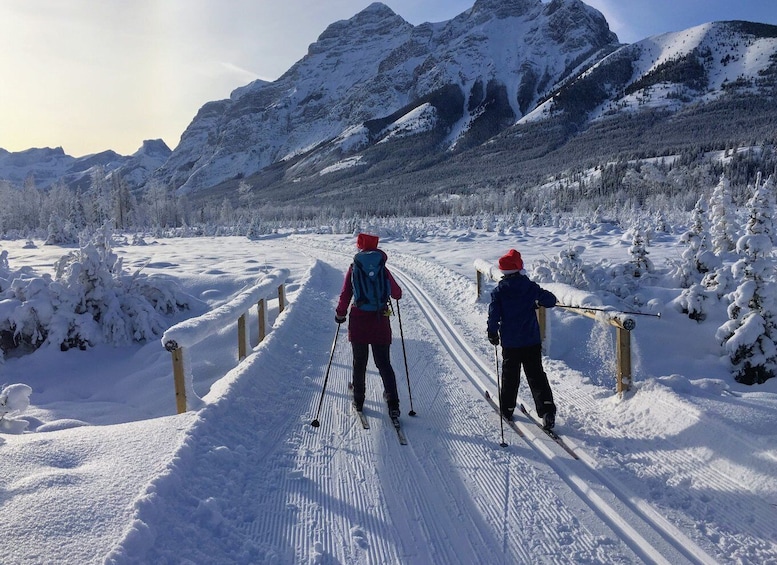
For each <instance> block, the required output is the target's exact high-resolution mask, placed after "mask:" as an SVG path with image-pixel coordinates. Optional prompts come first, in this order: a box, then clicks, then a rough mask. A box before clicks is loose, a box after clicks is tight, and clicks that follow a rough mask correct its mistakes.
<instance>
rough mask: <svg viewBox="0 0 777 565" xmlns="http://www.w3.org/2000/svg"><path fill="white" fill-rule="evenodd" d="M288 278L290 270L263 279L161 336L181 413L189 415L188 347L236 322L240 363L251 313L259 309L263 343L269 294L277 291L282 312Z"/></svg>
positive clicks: (246, 348) (244, 351) (177, 406)
mask: <svg viewBox="0 0 777 565" xmlns="http://www.w3.org/2000/svg"><path fill="white" fill-rule="evenodd" d="M288 277H289V271H288V270H287V269H277V270H275V271H273V272H272V273H270V274H269V275H268V276H266V277H265V278H264V279H262V280H261V281H260V282H259V284H257V285H256V286H254V287H253V288H250V289H248V290H245V291H243V292H241V293H240V294H239V295H238V296H236V297H235V298H233V299H232V300H230V301H229V302H228V303H227V304H224V305H222V306H219V307H218V308H216V309H214V310H212V311H210V312H207V313H205V314H203V315H202V316H198V317H195V318H190V319H188V320H185V321H183V322H181V323H180V324H176V325H175V326H173V327H171V328H170V329H168V330H167V331H166V332H165V333H164V335H163V336H162V345H163V346H164V348H165V349H166V350H167V351H169V352H170V354H171V356H172V361H173V382H174V385H175V402H176V408H177V410H178V413H179V414H181V413H182V412H186V406H187V405H186V378H185V375H184V354H183V351H184V349H185V347H192V346H194V345H196V344H198V343H199V342H201V341H202V340H203V339H205V338H206V337H208V336H209V335H212V334H213V333H215V332H217V331H219V330H220V329H221V328H223V327H225V326H227V325H229V324H231V323H233V322H234V321H235V319H237V360H238V363H239V362H240V361H242V360H243V359H245V358H246V357H247V356H248V332H247V328H246V326H247V319H248V316H247V315H248V312H249V310H250V309H251V308H253V307H254V306H256V309H257V319H258V326H259V327H258V332H259V333H258V337H259V342H260V343H261V342H262V341H263V340H264V338H265V337H266V335H267V321H266V319H267V314H266V311H267V308H266V299H267V297H268V295H269V294H270V293H271V292H272V291H273V290H274V289H276V288H277V295H278V313H280V312H283V310H284V308H285V303H286V297H285V290H284V283H285V281H286V279H288Z"/></svg>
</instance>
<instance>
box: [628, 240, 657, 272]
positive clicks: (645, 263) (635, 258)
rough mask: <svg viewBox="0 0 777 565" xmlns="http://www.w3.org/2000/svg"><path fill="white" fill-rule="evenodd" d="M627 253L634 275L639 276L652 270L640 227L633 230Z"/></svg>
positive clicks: (651, 263)
mask: <svg viewBox="0 0 777 565" xmlns="http://www.w3.org/2000/svg"><path fill="white" fill-rule="evenodd" d="M629 254H630V255H631V263H632V265H634V276H635V277H637V278H639V277H641V276H643V275H646V274H648V273H652V272H653V270H654V268H653V262H652V261H651V260H650V259H649V258H648V255H649V252H648V250H647V244H646V238H645V236H644V233H643V230H642V229H641V228H638V229H636V230H634V235H633V238H632V240H631V247H630V248H629Z"/></svg>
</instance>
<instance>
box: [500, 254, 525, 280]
mask: <svg viewBox="0 0 777 565" xmlns="http://www.w3.org/2000/svg"><path fill="white" fill-rule="evenodd" d="M499 270H500V271H502V272H503V273H504V274H505V275H511V274H513V273H517V272H518V271H522V270H523V259H521V254H520V253H518V252H517V251H516V250H515V249H511V250H510V251H508V252H507V254H506V255H502V256H501V257H500V258H499Z"/></svg>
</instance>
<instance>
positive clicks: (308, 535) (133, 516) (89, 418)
mask: <svg viewBox="0 0 777 565" xmlns="http://www.w3.org/2000/svg"><path fill="white" fill-rule="evenodd" d="M435 233H436V235H434V236H424V235H423V234H419V235H417V236H416V237H414V238H413V240H412V241H409V240H404V239H397V238H392V237H384V238H383V241H382V248H383V249H385V250H386V251H387V252H388V254H389V268H390V269H392V271H393V272H394V273H395V275H396V276H397V278H398V280H399V282H400V284H401V285H402V286H403V287H404V289H405V297H404V298H403V299H402V300H401V301H400V302H399V308H400V310H399V311H398V312H397V314H399V316H395V317H394V318H393V319H392V325H393V328H394V336H395V341H394V345H393V347H392V359H393V365H394V368H395V370H396V372H397V377H398V382H399V385H400V386H399V389H400V395H401V400H402V411H403V415H402V418H401V420H402V422H403V425H404V430H405V433H406V435H407V438H408V445H407V446H401V445H399V442H398V441H397V437H396V434H395V432H394V430H393V428H392V427H391V426H390V424H389V422H388V420H387V418H386V414H385V413H386V410H385V406H384V405H383V402H382V401H381V400H379V399H380V397H381V395H380V393H381V391H380V390H379V388H380V386H379V378H378V377H377V372H376V371H375V369H374V367H373V366H372V365H371V364H370V366H369V372H368V398H367V403H366V406H365V407H366V410H365V412H366V415H367V417H368V419H369V421H370V423H371V428H370V429H369V430H364V429H362V427H361V426H360V425H358V421H357V420H356V418H355V417H354V416H353V413H352V412H351V410H350V409H349V400H348V394H347V388H346V385H347V382H348V379H349V374H350V360H351V355H350V348H349V346H348V343H347V338H346V336H345V330H344V329H342V330H340V332H339V333H337V326H336V324H335V323H334V304H335V299H336V296H337V294H338V292H339V289H340V286H341V284H342V277H343V273H344V272H345V270H346V268H347V266H348V263H349V260H350V255H351V254H352V253H353V251H354V246H353V241H354V238H353V237H352V236H342V235H294V236H268V237H267V238H266V239H263V240H258V241H249V240H248V239H245V238H192V239H159V240H156V241H150V244H149V245H147V246H123V247H117V248H116V249H115V250H114V251H115V252H116V253H117V254H118V255H119V256H121V257H123V258H124V262H125V265H126V266H127V267H128V268H129V269H132V268H133V267H137V266H141V265H145V267H144V272H146V273H152V274H159V275H164V276H167V277H171V278H174V279H175V280H177V281H178V283H179V284H180V286H181V287H182V288H183V289H184V290H185V291H186V292H188V293H190V294H191V295H194V296H195V297H197V298H199V299H201V300H203V301H205V302H206V303H207V304H208V305H209V307H210V308H211V310H213V309H216V308H217V307H219V306H223V305H225V304H227V303H228V302H229V300H230V299H232V298H234V297H236V296H238V295H240V293H241V292H242V291H244V290H245V289H246V288H250V287H253V286H254V285H256V284H257V283H258V282H259V281H261V280H262V278H263V277H264V276H266V275H268V274H269V273H271V272H273V271H275V270H277V269H288V270H289V272H290V276H289V279H288V281H287V285H286V297H287V299H288V301H289V304H288V306H287V308H285V309H284V310H283V312H279V309H278V302H277V297H276V298H275V299H273V297H272V296H268V299H270V301H269V303H268V305H269V307H268V312H267V315H268V321H269V325H270V326H271V331H270V332H269V333H268V336H267V337H266V338H265V340H264V341H262V342H261V343H257V329H256V327H257V323H256V318H255V315H256V314H255V312H254V313H253V314H252V316H253V317H249V333H250V341H251V346H252V349H251V350H250V352H249V355H248V357H247V358H246V359H244V360H243V361H242V362H240V363H238V362H237V330H236V324H235V323H234V322H233V323H232V324H230V326H228V327H225V328H224V329H223V330H222V331H216V330H213V331H211V332H210V334H212V335H209V336H208V337H207V338H205V339H204V340H202V341H201V342H200V343H198V344H197V345H196V346H194V347H189V348H185V349H184V355H185V360H186V377H187V379H188V385H187V386H188V388H189V390H190V391H191V393H193V394H196V395H197V396H196V397H195V398H190V399H189V400H190V405H192V406H197V409H196V410H191V411H189V412H186V413H184V414H181V415H176V414H175V412H176V410H175V406H176V404H175V393H174V385H173V376H172V364H171V358H170V353H168V352H167V351H165V349H164V348H163V346H162V344H161V341H154V342H151V343H147V344H143V345H133V346H128V347H111V346H107V345H100V346H97V347H94V348H91V349H88V350H86V351H79V350H70V351H67V352H64V353H63V352H60V351H59V349H53V348H44V349H41V350H38V351H37V352H35V353H34V354H31V355H28V356H25V357H20V358H18V357H13V356H10V357H9V358H7V359H6V361H5V363H3V364H0V373H2V379H0V381H2V382H3V383H5V384H7V385H12V384H23V385H27V386H29V387H30V388H31V389H32V393H31V395H30V397H29V400H30V406H29V407H28V408H26V409H25V410H23V411H21V412H20V413H16V414H13V413H11V414H8V415H7V416H6V419H7V420H8V421H7V422H5V423H6V424H7V425H8V424H10V423H11V422H16V423H17V425H18V422H20V421H22V422H26V423H27V432H26V433H21V434H13V433H3V434H2V435H0V450H2V455H3V456H2V457H0V469H2V470H1V471H0V489H1V490H0V497H1V500H2V505H3V509H4V513H3V518H2V520H0V556H2V557H0V561H2V562H3V563H13V564H28V563H29V564H32V563H36V564H37V563H72V564H84V563H116V564H119V563H154V564H166V563H169V564H173V563H176V564H188V565H191V564H195V563H196V564H222V563H223V564H227V563H243V564H249V563H278V564H280V563H317V564H334V563H403V564H407V563H413V564H415V563H418V564H429V563H445V564H449V563H466V564H471V563H489V564H490V563H538V562H539V563H570V562H574V563H641V562H653V563H743V564H762V563H777V526H775V524H777V379H771V380H770V381H767V383H765V384H763V385H758V386H753V387H748V386H745V385H741V384H738V383H736V382H735V381H734V380H733V378H731V377H730V376H729V374H728V370H727V366H726V363H725V361H724V359H722V358H721V356H720V355H721V352H720V350H719V347H718V346H717V343H716V342H715V339H714V334H715V330H716V329H717V327H718V326H719V325H720V324H721V323H722V322H723V321H725V319H724V318H719V317H716V316H714V315H713V316H711V317H710V318H708V320H706V321H705V322H704V323H701V324H698V323H696V322H695V321H693V320H690V319H689V318H688V317H687V316H684V315H682V314H680V313H678V312H676V311H675V310H674V309H673V308H671V307H669V306H668V304H669V302H670V301H671V300H672V299H674V298H676V296H677V294H678V292H679V290H672V289H666V288H659V287H655V288H650V287H649V288H643V289H641V290H640V292H641V293H642V294H643V298H644V303H645V304H647V305H649V308H648V307H646V309H645V311H646V312H649V313H652V314H656V313H659V312H660V313H661V317H660V318H657V317H655V316H636V317H635V319H636V321H637V326H636V329H635V330H634V331H633V332H632V348H633V350H632V356H633V359H632V361H633V363H632V365H633V370H634V380H635V384H634V387H633V389H632V391H630V392H629V393H627V394H625V395H623V397H618V396H617V395H616V394H615V380H614V376H613V361H612V360H613V358H614V355H615V354H614V343H613V340H614V334H613V328H612V327H610V326H608V325H604V324H600V323H596V322H595V321H593V320H591V319H588V318H584V317H581V316H577V315H574V314H571V313H569V312H568V311H565V310H563V309H559V308H556V309H553V310H551V311H549V322H550V327H549V334H548V340H547V343H546V349H547V357H546V358H545V368H546V371H547V372H548V374H549V377H550V380H551V383H552V386H553V388H554V392H555V395H556V401H557V404H558V406H559V414H558V427H557V431H558V432H559V433H560V434H561V435H562V436H563V437H564V438H565V440H566V441H567V443H568V444H569V445H570V446H572V448H573V449H574V450H575V452H576V454H577V455H578V457H579V459H573V458H572V457H570V456H569V455H568V454H567V453H566V452H564V451H563V450H562V449H560V448H559V447H558V446H557V445H556V444H555V443H554V442H552V441H551V440H550V439H549V438H547V436H545V434H544V433H542V432H541V431H540V430H539V428H537V427H536V426H534V425H533V424H532V423H531V422H530V421H529V420H527V419H526V418H524V417H521V418H519V419H518V429H519V430H520V431H521V432H522V433H523V434H524V436H525V437H523V438H522V437H520V436H519V435H518V434H517V433H516V432H515V431H514V430H513V429H511V428H509V427H504V428H502V427H501V426H500V420H499V418H498V417H497V415H496V413H495V412H494V411H493V409H492V407H491V405H490V404H489V403H488V402H487V401H486V400H485V398H484V396H483V391H484V390H489V391H491V393H492V394H493V393H494V392H495V387H496V384H495V383H496V373H495V363H496V359H495V356H494V353H495V350H494V348H493V347H492V346H490V345H489V344H488V342H487V340H486V339H485V316H486V308H487V293H484V296H482V297H481V298H479V299H478V298H477V297H476V296H475V289H476V287H475V269H474V267H473V264H474V261H475V260H477V259H481V260H485V261H488V262H490V263H495V262H496V260H497V258H498V257H499V256H500V255H502V254H503V253H504V252H506V251H507V250H508V249H509V248H516V249H518V250H519V251H521V253H522V254H523V257H524V260H525V262H526V264H527V267H528V268H529V269H531V267H532V263H533V262H536V261H539V260H541V259H544V258H548V257H553V256H555V255H557V254H558V253H559V252H560V251H563V250H565V249H569V248H570V247H571V246H575V245H581V246H584V248H585V251H584V258H585V259H586V260H587V261H591V262H595V261H597V260H599V259H603V258H609V259H611V260H612V261H614V262H625V261H626V260H627V259H628V249H629V246H630V245H631V240H630V239H629V238H626V237H623V234H622V233H621V232H620V231H619V230H617V229H614V228H613V229H609V230H608V229H599V230H596V231H592V232H586V233H582V232H580V233H572V232H562V231H559V230H555V229H553V228H529V229H527V230H522V231H521V232H519V233H514V234H508V235H499V234H497V233H495V232H478V231H467V232H461V231H459V232H453V231H452V232H450V233H443V231H442V230H436V232H435ZM24 243H25V242H23V241H19V242H13V241H11V242H6V241H3V242H2V243H0V249H5V250H7V251H8V260H9V264H10V266H11V268H14V269H18V268H20V267H23V266H30V267H32V268H34V269H35V270H36V271H38V272H40V273H43V272H51V269H52V265H53V263H54V261H55V260H56V259H57V258H59V256H60V255H62V254H63V253H64V251H63V250H62V249H58V248H55V247H51V246H42V245H38V247H37V248H32V249H25V248H24ZM37 243H40V242H37ZM648 249H649V251H650V258H651V260H652V261H653V263H654V264H655V265H656V267H657V268H659V269H661V268H663V267H664V265H665V261H666V259H667V258H672V257H678V256H679V253H680V248H678V246H677V244H676V238H674V237H664V238H663V239H662V238H658V239H656V240H654V241H653V242H652V245H651V246H650V247H649V248H648ZM489 284H493V283H489ZM400 320H401V327H400V323H399V322H400ZM400 336H401V337H402V339H400ZM333 345H335V347H334V353H333V355H332V363H331V371H330V372H329V373H328V379H327V380H326V382H327V387H326V392H325V394H324V395H323V396H322V395H321V392H322V386H323V384H324V382H325V376H326V375H327V366H328V362H329V359H330V354H331V353H332V347H333ZM403 345H404V347H403ZM12 390H14V389H12ZM16 390H17V391H18V390H19V389H16ZM410 394H412V408H413V409H414V410H415V412H416V413H417V415H416V416H415V417H410V416H409V415H408V411H409V410H410V408H411V399H410ZM521 396H522V397H523V399H524V401H527V400H528V399H529V398H530V397H529V395H528V391H527V390H526V388H525V384H524V385H523V386H522V389H521ZM319 402H321V404H320V407H321V408H320V413H319V412H318V409H319ZM527 406H528V407H530V408H531V402H528V403H527ZM316 416H318V418H319V420H320V422H321V426H320V427H319V428H313V427H312V426H310V422H311V421H312V420H313V419H314V418H315V417H316ZM13 428H14V426H13V425H8V430H9V431H13ZM502 433H504V440H505V442H506V443H507V444H508V445H507V447H500V442H501V440H502Z"/></svg>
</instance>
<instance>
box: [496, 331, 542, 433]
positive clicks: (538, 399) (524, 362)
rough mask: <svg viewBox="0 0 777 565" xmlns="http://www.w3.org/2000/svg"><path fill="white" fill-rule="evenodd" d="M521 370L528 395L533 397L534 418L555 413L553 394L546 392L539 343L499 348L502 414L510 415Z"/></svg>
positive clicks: (516, 398)
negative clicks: (529, 391)
mask: <svg viewBox="0 0 777 565" xmlns="http://www.w3.org/2000/svg"><path fill="white" fill-rule="evenodd" d="M521 367H523V372H524V373H526V382H527V383H529V388H530V389H531V395H532V397H533V398H534V407H535V408H536V410H537V415H538V416H539V417H540V418H542V417H543V416H544V415H545V414H547V413H551V414H554V415H555V414H556V405H555V404H554V402H553V391H551V389H550V383H549V382H548V376H547V375H546V374H545V371H544V370H543V369H542V344H539V343H538V344H537V345H530V346H528V347H503V348H502V391H501V395H500V401H501V403H502V412H504V413H505V414H508V415H510V416H512V414H513V410H515V406H516V403H517V400H518V386H519V385H520V384H521Z"/></svg>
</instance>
